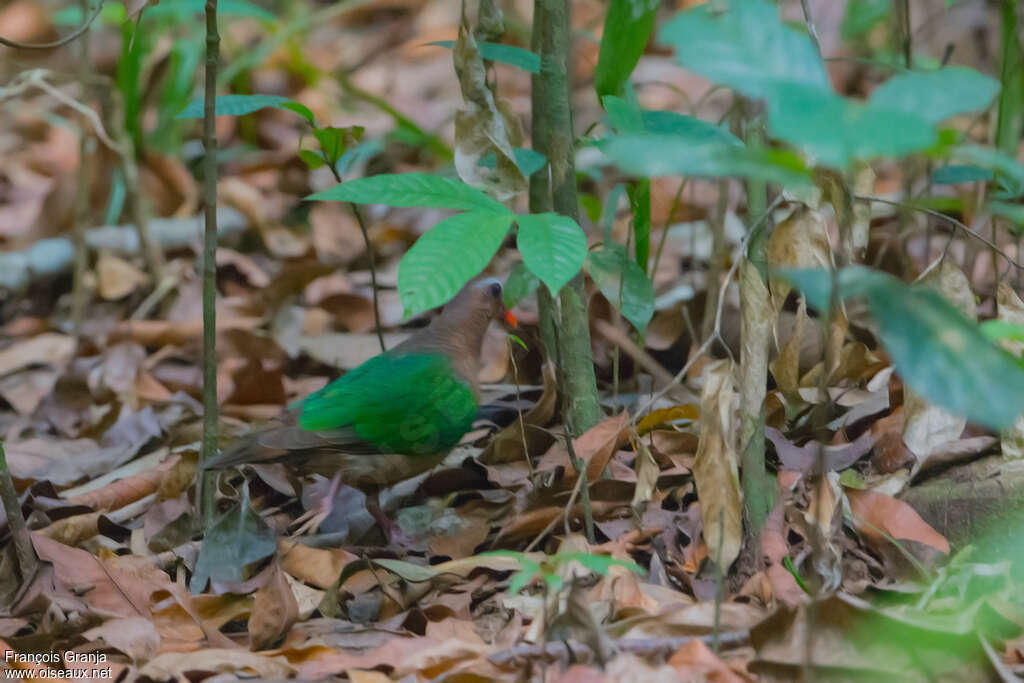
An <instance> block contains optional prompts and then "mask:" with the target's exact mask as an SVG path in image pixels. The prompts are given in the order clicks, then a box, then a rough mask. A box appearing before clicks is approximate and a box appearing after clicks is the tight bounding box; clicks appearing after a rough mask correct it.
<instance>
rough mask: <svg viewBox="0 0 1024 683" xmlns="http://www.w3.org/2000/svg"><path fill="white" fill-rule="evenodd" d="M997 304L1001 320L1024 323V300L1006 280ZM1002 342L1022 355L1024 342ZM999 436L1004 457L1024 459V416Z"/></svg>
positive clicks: (1017, 323)
mask: <svg viewBox="0 0 1024 683" xmlns="http://www.w3.org/2000/svg"><path fill="white" fill-rule="evenodd" d="M996 306H997V310H998V316H999V320H1002V321H1003V322H1007V323H1011V324H1013V325H1024V301H1021V300H1020V297H1019V296H1017V292H1015V291H1014V290H1013V288H1012V287H1010V285H1008V284H1007V283H1006V281H1005V280H1004V281H1001V282H1000V283H999V289H998V290H997V291H996ZM1001 343H1002V346H1003V348H1004V349H1006V351H1007V352H1009V353H1012V354H1013V355H1014V356H1017V357H1020V355H1021V352H1022V351H1024V344H1022V343H1020V342H1014V341H1009V340H1003V341H1002V342H1001ZM999 438H1000V441H1001V444H1002V451H1003V457H1004V458H1010V459H1013V460H1020V459H1024V416H1021V417H1019V418H1017V421H1016V422H1014V423H1013V424H1012V425H1011V426H1010V427H1007V428H1006V429H1004V430H1003V431H1002V432H1000V434H999Z"/></svg>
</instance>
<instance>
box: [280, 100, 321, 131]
mask: <svg viewBox="0 0 1024 683" xmlns="http://www.w3.org/2000/svg"><path fill="white" fill-rule="evenodd" d="M277 106H278V107H280V108H281V109H287V110H289V111H293V112H295V113H296V114H298V115H299V116H301V117H302V118H304V119H306V120H307V121H309V125H311V126H313V127H314V128H316V117H315V116H313V112H311V111H310V110H309V107H307V106H306V105H304V104H302V103H301V102H291V101H289V102H282V103H281V104H279V105H277Z"/></svg>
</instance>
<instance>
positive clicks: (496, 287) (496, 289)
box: [487, 282, 501, 299]
mask: <svg viewBox="0 0 1024 683" xmlns="http://www.w3.org/2000/svg"><path fill="white" fill-rule="evenodd" d="M487 289H488V291H490V293H491V296H493V297H494V298H495V299H497V298H498V297H500V296H501V285H500V284H498V283H497V282H495V283H494V284H492V285H491V286H490V287H488V288H487Z"/></svg>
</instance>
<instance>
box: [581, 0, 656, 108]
mask: <svg viewBox="0 0 1024 683" xmlns="http://www.w3.org/2000/svg"><path fill="white" fill-rule="evenodd" d="M658 4H659V3H658V2H657V0H655V1H654V2H651V0H611V4H610V5H609V6H608V12H607V14H605V18H604V31H603V32H602V34H601V50H600V52H599V53H598V55H597V69H596V70H595V71H594V87H595V88H596V89H597V96H598V97H604V96H605V95H618V94H620V93H621V92H622V89H623V87H624V86H625V84H626V81H627V80H629V75H630V74H631V73H633V69H635V68H636V63H637V62H638V61H639V60H640V56H641V55H642V54H643V53H644V48H645V47H647V41H648V40H650V38H651V33H652V32H653V31H654V20H655V16H656V15H657V11H658Z"/></svg>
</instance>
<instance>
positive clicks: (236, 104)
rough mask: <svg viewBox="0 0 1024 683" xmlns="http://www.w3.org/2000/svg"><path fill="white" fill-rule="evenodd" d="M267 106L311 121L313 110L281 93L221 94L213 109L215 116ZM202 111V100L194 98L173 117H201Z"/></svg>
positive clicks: (255, 109) (239, 112)
mask: <svg viewBox="0 0 1024 683" xmlns="http://www.w3.org/2000/svg"><path fill="white" fill-rule="evenodd" d="M267 107H277V108H278V109H289V110H291V111H294V112H295V113H297V114H299V115H301V116H302V117H303V118H305V119H306V120H307V121H309V122H310V123H313V112H311V111H310V110H309V109H308V108H307V107H306V106H305V105H303V104H300V103H298V102H296V101H295V100H292V99H290V98H287V97H282V96H281V95H221V96H220V97H218V98H217V100H216V104H215V106H214V110H213V111H214V114H215V115H216V116H242V115H243V114H251V113H252V112H254V111H257V110H260V109H265V108H267ZM203 112H204V104H203V100H202V99H195V100H192V101H191V102H189V103H188V106H187V107H185V108H184V109H183V110H182V111H181V113H180V114H178V115H177V116H176V117H175V118H179V119H201V118H203Z"/></svg>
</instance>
